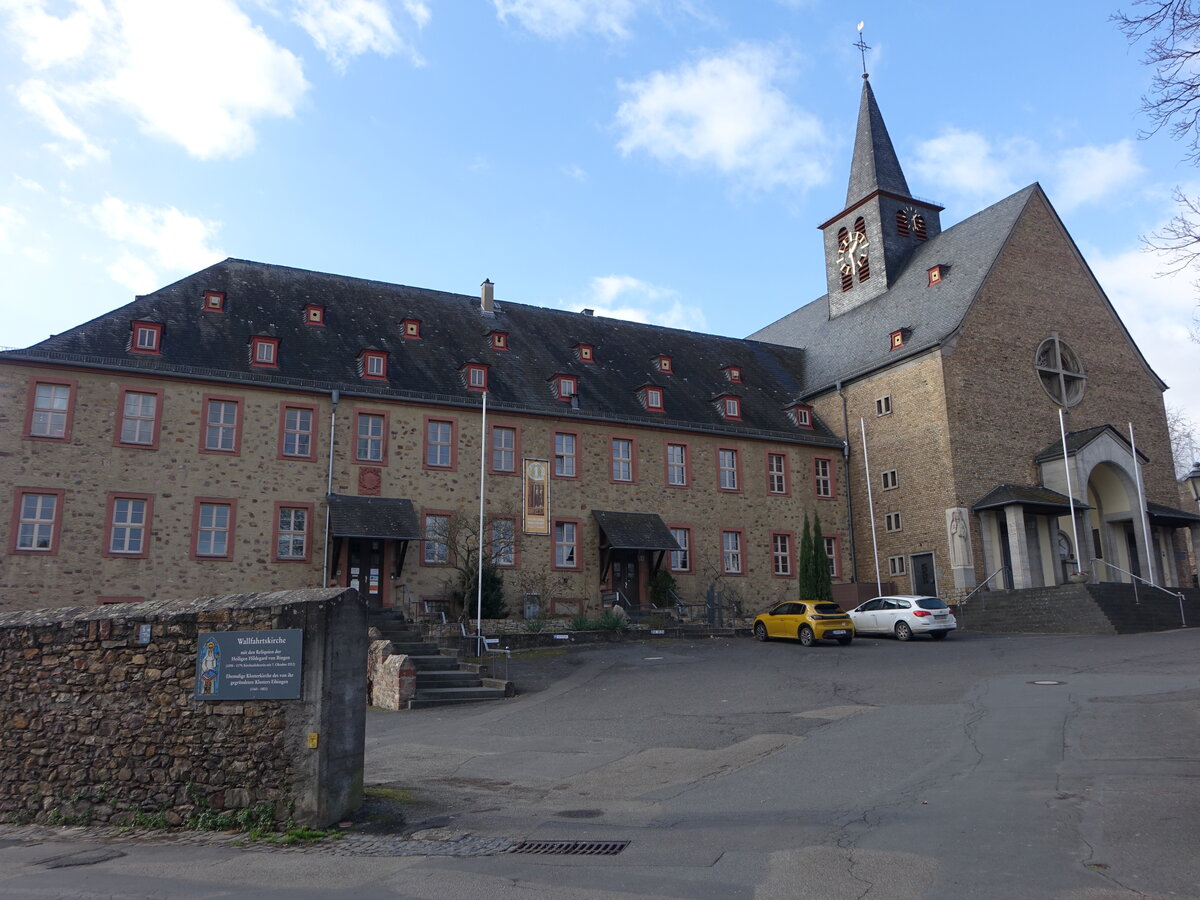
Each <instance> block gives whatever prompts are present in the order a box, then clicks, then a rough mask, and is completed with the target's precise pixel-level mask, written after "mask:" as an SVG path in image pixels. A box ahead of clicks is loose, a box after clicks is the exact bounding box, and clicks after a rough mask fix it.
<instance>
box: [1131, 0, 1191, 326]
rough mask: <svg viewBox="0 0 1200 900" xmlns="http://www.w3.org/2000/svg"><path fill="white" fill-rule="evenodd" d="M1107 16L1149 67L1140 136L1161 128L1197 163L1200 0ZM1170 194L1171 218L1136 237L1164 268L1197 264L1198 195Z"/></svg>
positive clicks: (1147, 0)
mask: <svg viewBox="0 0 1200 900" xmlns="http://www.w3.org/2000/svg"><path fill="white" fill-rule="evenodd" d="M1112 20H1113V21H1114V22H1115V23H1116V24H1117V27H1118V28H1120V29H1121V31H1123V32H1124V33H1125V36H1126V37H1127V38H1129V41H1130V42H1131V43H1134V44H1137V43H1144V44H1145V47H1146V53H1145V56H1144V57H1143V62H1144V63H1145V64H1146V65H1147V66H1150V67H1151V68H1152V69H1153V70H1154V77H1153V79H1152V80H1151V82H1150V90H1149V92H1148V93H1146V94H1145V95H1144V96H1143V97H1142V112H1144V113H1145V114H1146V116H1147V118H1148V119H1149V120H1150V127H1149V128H1148V129H1146V130H1144V131H1143V132H1142V133H1141V135H1140V137H1142V138H1146V137H1149V136H1150V135H1153V134H1157V133H1158V132H1160V131H1163V130H1165V131H1166V132H1167V133H1168V134H1169V135H1170V136H1171V137H1172V138H1174V139H1175V140H1177V141H1181V142H1183V144H1184V146H1185V148H1186V149H1185V151H1184V159H1185V160H1187V161H1188V162H1190V163H1192V164H1193V165H1200V0H1134V2H1133V4H1132V6H1131V7H1130V9H1129V11H1120V12H1117V13H1115V14H1114V15H1113V16H1112ZM1174 197H1175V200H1176V203H1177V204H1178V210H1179V211H1178V213H1177V214H1176V215H1175V217H1174V218H1172V219H1171V221H1170V222H1168V223H1167V224H1166V225H1165V226H1164V227H1163V228H1162V229H1161V230H1159V231H1157V232H1155V233H1153V234H1150V235H1147V236H1144V237H1143V238H1142V240H1143V242H1144V243H1145V245H1146V246H1147V247H1148V248H1149V249H1152V250H1159V251H1163V252H1165V253H1166V254H1167V256H1168V260H1169V262H1168V268H1167V270H1166V271H1167V273H1171V272H1177V271H1179V270H1181V269H1186V268H1192V267H1197V266H1200V199H1197V198H1195V197H1189V196H1187V195H1186V194H1185V193H1184V192H1183V190H1182V189H1180V188H1176V189H1175V192H1174ZM1197 286H1198V287H1200V283H1198V285H1197ZM1192 324H1193V328H1192V335H1191V336H1192V340H1194V341H1196V342H1197V343H1200V315H1197V316H1196V317H1195V318H1193V323H1192Z"/></svg>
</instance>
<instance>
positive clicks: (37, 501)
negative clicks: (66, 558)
mask: <svg viewBox="0 0 1200 900" xmlns="http://www.w3.org/2000/svg"><path fill="white" fill-rule="evenodd" d="M65 494H66V491H65V490H63V489H62V488H33V487H19V488H15V489H14V490H13V513H12V527H11V528H10V529H9V534H10V535H11V537H10V539H9V550H11V551H12V552H13V553H43V554H45V555H46V556H54V555H56V554H57V553H58V545H59V538H60V536H61V533H62V520H63V501H64V495H65Z"/></svg>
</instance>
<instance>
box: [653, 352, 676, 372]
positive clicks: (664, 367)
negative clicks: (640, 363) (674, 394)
mask: <svg viewBox="0 0 1200 900" xmlns="http://www.w3.org/2000/svg"><path fill="white" fill-rule="evenodd" d="M654 368H656V369H658V371H660V372H666V373H667V374H668V375H670V374H671V373H672V372H674V371H675V369H674V366H673V365H672V363H671V357H669V356H656V357H654Z"/></svg>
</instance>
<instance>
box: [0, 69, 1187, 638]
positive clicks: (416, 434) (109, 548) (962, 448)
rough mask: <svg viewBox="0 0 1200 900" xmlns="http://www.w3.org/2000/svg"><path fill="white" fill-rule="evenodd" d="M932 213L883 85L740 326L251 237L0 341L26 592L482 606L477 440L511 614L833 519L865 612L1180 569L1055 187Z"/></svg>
mask: <svg viewBox="0 0 1200 900" xmlns="http://www.w3.org/2000/svg"><path fill="white" fill-rule="evenodd" d="M940 212H941V208H940V207H938V206H936V205H933V204H931V203H929V202H927V201H923V200H919V199H917V198H915V197H913V196H912V194H911V193H910V191H909V188H908V185H907V182H906V181H905V178H904V174H903V172H902V170H901V168H900V164H899V161H898V159H897V157H896V154H895V151H894V149H893V147H892V144H891V140H890V138H889V137H888V133H887V129H886V128H885V126H884V123H883V118H882V116H881V115H880V112H879V109H878V107H877V105H876V102H875V97H874V94H873V93H872V90H871V87H870V84H869V82H866V81H864V83H863V92H862V102H861V108H860V112H859V120H858V133H857V138H856V142H855V147H854V156H853V161H852V164H851V171H850V181H849V190H848V192H847V197H846V208H845V209H844V210H843V211H841V212H839V213H837V214H836V215H835V216H833V217H832V218H830V219H829V220H828V221H827V222H825V223H824V225H822V226H821V229H822V231H823V234H824V246H825V256H826V286H827V293H826V294H825V295H824V296H822V297H820V298H819V299H817V300H814V301H813V302H812V303H809V304H808V305H806V306H804V307H802V308H800V309H798V310H796V311H795V312H792V313H790V314H789V315H787V316H784V317H783V318H782V319H780V320H779V321H777V322H775V323H773V324H771V325H768V326H766V327H765V328H763V329H761V330H760V331H758V332H756V333H755V334H753V335H751V337H750V338H749V339H744V340H742V339H735V338H727V337H716V336H712V335H705V334H698V333H693V332H688V331H681V330H677V329H668V328H661V327H657V326H652V325H642V324H638V323H633V322H625V321H618V320H614V319H608V318H602V317H598V316H593V315H591V314H590V311H587V310H585V311H584V312H583V313H570V312H563V311H558V310H550V309H543V308H538V307H533V306H527V305H522V304H519V303H512V302H507V301H498V300H496V299H495V298H494V296H493V286H492V284H491V283H490V282H487V281H485V282H484V284H483V285H482V287H481V291H480V295H479V296H478V297H473V296H471V297H468V296H463V295H458V294H450V293H443V292H440V291H434V290H428V289H423V288H413V287H406V286H402V285H395V284H385V283H381V282H375V281H365V280H361V279H355V278H348V277H344V276H338V275H328V274H323V273H317V272H309V271H303V270H298V269H291V268H286V267H283V266H273V265H267V264H263V263H256V262H249V261H245V260H238V259H228V260H225V261H224V262H221V263H218V264H217V265H214V266H211V267H210V268H207V269H204V270H203V271H200V272H197V273H195V274H194V275H190V276H188V277H187V278H184V279H183V280H181V281H179V282H176V283H175V284H172V285H169V286H167V287H164V288H162V289H160V290H158V291H155V292H154V293H152V294H149V295H146V296H143V297H138V298H136V299H135V300H134V302H132V303H130V304H128V305H126V306H124V307H121V308H120V309H117V310H114V311H112V312H110V313H107V314H105V315H103V316H101V317H99V318H98V319H95V320H93V321H91V322H88V323H86V324H83V325H80V326H78V327H76V328H73V329H71V330H69V331H66V332H64V333H62V334H59V335H56V336H54V337H51V338H50V339H48V340H46V341H43V342H41V343H39V344H36V345H34V346H33V347H29V348H27V349H23V350H13V351H8V352H5V353H0V503H6V504H8V507H9V508H8V511H7V512H6V513H4V514H0V553H2V554H3V556H2V557H0V559H2V561H3V565H2V566H0V609H20V608H33V607H45V606H61V605H78V604H91V603H96V602H113V601H123V600H135V599H138V600H140V599H154V598H167V597H191V596H199V595H208V594H221V593H228V592H240V591H258V590H273V589H284V588H301V587H314V586H321V585H323V584H326V583H328V584H329V585H335V584H336V585H354V586H357V587H358V588H359V589H360V590H362V591H363V592H365V593H366V595H367V596H368V597H369V598H370V599H371V600H372V602H375V603H382V604H386V605H395V606H401V607H403V608H405V609H406V610H407V611H409V612H410V613H412V614H423V613H429V612H433V611H437V610H439V609H448V610H449V611H450V612H456V610H454V609H450V604H449V599H448V598H449V587H448V584H449V582H450V581H451V580H452V577H453V576H454V575H455V571H454V567H453V563H454V562H455V558H456V557H455V554H456V553H458V552H460V548H461V547H463V546H464V544H463V539H464V538H463V536H464V535H465V536H466V540H467V541H468V543H473V542H474V541H475V540H477V538H476V537H474V536H473V532H474V530H476V529H477V526H476V524H475V522H476V521H477V516H478V509H479V494H480V467H481V460H482V461H484V462H485V464H486V470H487V475H486V488H485V521H486V525H485V535H484V540H485V542H486V547H487V552H488V554H489V556H490V557H491V559H492V561H493V562H494V563H495V564H496V565H497V566H498V568H499V569H500V571H502V572H503V573H504V584H505V592H506V597H507V599H508V605H509V607H510V609H512V610H513V611H514V612H520V611H521V609H522V602H523V598H524V596H525V595H527V594H537V595H538V596H539V598H540V603H541V609H542V611H543V612H547V613H551V614H554V615H573V614H577V613H582V612H591V613H595V612H596V611H598V610H599V609H600V607H601V605H602V604H603V603H605V602H611V600H612V598H613V597H614V596H616V595H617V594H618V593H619V595H620V596H621V597H622V598H623V599H624V601H625V602H626V603H627V604H629V605H632V606H638V605H642V606H645V605H647V604H648V603H649V601H650V582H651V579H652V577H653V575H654V574H655V573H656V572H657V571H660V570H667V571H670V572H671V574H672V575H673V576H674V577H675V579H676V582H677V584H678V588H677V590H678V593H679V594H680V595H681V596H682V597H683V598H684V599H685V600H689V601H696V600H700V599H702V598H703V596H704V594H705V593H706V592H707V591H708V590H709V588H710V587H714V586H715V588H716V589H717V590H720V591H722V592H724V593H725V594H726V595H727V596H729V597H737V598H740V599H741V600H742V601H743V603H744V604H745V607H746V609H748V610H756V609H759V608H762V607H765V606H767V605H768V604H769V603H772V602H774V601H777V600H780V599H785V598H789V597H793V596H795V594H796V590H797V578H796V569H797V556H798V544H799V540H800V535H801V533H802V530H803V527H804V522H805V519H806V517H807V518H809V519H813V518H815V517H817V516H819V517H820V521H821V525H822V532H823V544H824V549H825V551H826V553H827V554H828V559H829V567H830V571H831V574H832V576H833V579H834V582H835V586H837V585H843V586H844V587H841V588H839V590H840V591H842V592H843V593H841V594H840V595H839V596H840V597H841V598H842V599H843V600H844V601H845V600H849V599H854V598H857V597H859V596H864V595H865V596H873V595H874V592H875V590H876V579H877V578H879V579H880V580H881V581H883V582H885V589H886V587H887V586H888V585H887V584H886V583H888V582H890V583H891V585H892V586H893V587H894V589H895V590H900V591H912V592H916V593H928V594H938V595H941V596H943V597H946V598H947V599H954V598H957V597H962V596H964V595H966V594H967V593H968V592H969V591H971V590H972V589H973V588H975V587H977V586H979V585H981V584H983V583H985V582H988V584H989V587H996V588H1003V587H1014V588H1024V587H1034V586H1041V585H1053V584H1058V583H1062V582H1064V581H1065V580H1067V578H1068V577H1069V576H1070V575H1071V574H1072V573H1074V572H1075V571H1076V568H1077V567H1078V568H1081V569H1082V570H1083V571H1085V572H1088V573H1090V575H1091V577H1092V578H1093V579H1097V580H1103V581H1127V580H1129V573H1133V574H1137V575H1140V576H1143V577H1148V578H1152V579H1153V580H1155V581H1156V582H1157V583H1160V584H1165V585H1168V586H1170V585H1177V584H1180V583H1182V580H1183V577H1184V576H1183V574H1182V572H1181V567H1180V562H1179V551H1180V550H1181V549H1182V543H1181V538H1182V533H1181V529H1191V530H1192V534H1193V536H1194V537H1200V516H1196V515H1195V514H1193V513H1189V512H1186V511H1182V510H1178V509H1174V508H1172V506H1171V504H1172V503H1177V502H1178V496H1179V495H1178V492H1177V488H1176V483H1175V480H1174V475H1173V469H1172V463H1171V451H1170V443H1169V439H1168V433H1167V425H1166V416H1165V413H1164V407H1163V400H1162V392H1163V390H1164V389H1165V385H1164V384H1163V383H1162V381H1161V380H1160V379H1159V378H1158V376H1157V375H1155V373H1154V372H1153V370H1152V369H1151V368H1150V366H1149V364H1148V363H1147V361H1146V360H1145V358H1144V357H1143V356H1142V354H1141V353H1140V351H1139V350H1138V348H1137V346H1136V345H1135V344H1134V342H1133V341H1132V339H1131V338H1130V336H1129V334H1128V332H1127V331H1126V330H1125V328H1124V326H1123V325H1122V323H1121V321H1120V319H1119V318H1118V317H1117V315H1116V312H1115V311H1114V310H1113V308H1112V306H1111V304H1110V303H1109V302H1108V300H1107V298H1106V297H1105V295H1104V292H1103V291H1102V289H1101V288H1100V286H1099V284H1098V283H1097V282H1096V280H1095V278H1094V277H1093V276H1092V273H1091V271H1090V270H1089V268H1088V266H1087V264H1086V262H1085V261H1084V260H1083V258H1082V257H1081V256H1080V254H1079V251H1078V249H1077V248H1076V246H1075V244H1074V242H1073V241H1072V240H1071V237H1070V236H1069V235H1068V234H1067V232H1066V230H1065V229H1064V227H1063V224H1062V222H1061V221H1060V220H1059V218H1058V216H1057V215H1056V213H1055V212H1054V209H1053V207H1052V206H1051V205H1050V201H1049V200H1048V199H1047V197H1046V195H1045V193H1044V192H1043V191H1042V189H1041V187H1040V186H1039V185H1037V184H1034V185H1030V186H1029V187H1027V188H1025V189H1023V190H1021V191H1018V192H1017V193H1015V194H1013V195H1012V196H1010V197H1007V198H1006V199H1004V200H1002V201H1000V202H999V203H997V204H995V205H994V206H991V207H989V208H987V209H985V210H983V211H981V212H979V213H977V214H976V215H974V216H972V217H971V218H968V219H966V220H964V221H962V222H961V223H959V224H958V225H955V226H954V227H952V228H949V229H947V230H945V231H943V230H942V228H941V225H940V219H939V214H940ZM485 395H486V403H487V412H486V434H484V433H483V429H484V423H483V421H482V419H483V415H482V413H483V403H484V398H485ZM1060 410H1063V411H1064V415H1063V422H1064V428H1063V429H1062V430H1060ZM1130 424H1132V440H1131V433H1130V427H1129V426H1130ZM1064 431H1065V440H1064V434H1063V433H1064ZM864 438H865V441H864ZM481 441H482V442H483V444H484V446H482V447H481ZM1135 443H1136V450H1135V447H1134V444H1135ZM864 449H865V450H866V451H867V454H866V457H864ZM866 462H869V464H870V470H869V471H870V476H869V483H868V475H867V468H866V466H865V463H866ZM1068 473H1069V479H1070V484H1069V485H1068ZM868 488H869V490H868ZM1071 496H1073V497H1074V498H1075V503H1074V505H1073V507H1072V503H1071V501H1070V499H1069V498H1070V497H1071ZM1139 498H1144V502H1143V501H1142V500H1141V499H1139ZM1072 511H1073V512H1074V521H1072ZM872 512H873V522H872ZM872 526H874V527H872ZM876 544H877V546H878V554H877V556H876V554H875V553H874V552H873V547H874V545H876ZM876 558H878V559H879V566H880V571H879V572H878V574H877V570H876V563H875V560H876ZM989 579H990V581H989ZM852 582H858V584H852Z"/></svg>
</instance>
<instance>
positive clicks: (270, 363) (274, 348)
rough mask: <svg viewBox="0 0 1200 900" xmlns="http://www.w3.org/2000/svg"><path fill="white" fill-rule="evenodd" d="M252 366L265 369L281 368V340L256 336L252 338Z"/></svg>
mask: <svg viewBox="0 0 1200 900" xmlns="http://www.w3.org/2000/svg"><path fill="white" fill-rule="evenodd" d="M250 365H252V366H260V367H261V368H265V369H278V368H279V338H277V337H264V336H263V335H255V336H254V337H252V338H250Z"/></svg>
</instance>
